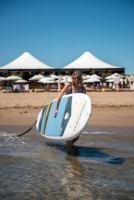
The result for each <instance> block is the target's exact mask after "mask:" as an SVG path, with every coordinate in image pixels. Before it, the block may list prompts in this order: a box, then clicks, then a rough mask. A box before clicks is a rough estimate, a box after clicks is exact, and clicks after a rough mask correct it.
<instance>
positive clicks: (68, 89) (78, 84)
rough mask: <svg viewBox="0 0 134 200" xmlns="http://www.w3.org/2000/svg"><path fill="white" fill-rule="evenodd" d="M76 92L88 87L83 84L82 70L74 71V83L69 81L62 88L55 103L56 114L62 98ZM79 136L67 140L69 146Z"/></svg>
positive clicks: (84, 91) (82, 91)
mask: <svg viewBox="0 0 134 200" xmlns="http://www.w3.org/2000/svg"><path fill="white" fill-rule="evenodd" d="M74 93H85V94H86V89H85V87H84V85H83V78H82V74H81V72H80V71H74V72H73V74H72V83H67V84H66V85H65V87H64V88H63V89H62V90H61V92H60V94H59V95H58V97H57V100H56V105H55V112H54V116H55V117H56V116H57V114H58V105H59V103H60V99H61V98H62V97H63V96H64V95H67V94H74ZM78 138H79V137H77V138H74V139H73V140H68V141H66V145H67V146H68V147H70V146H72V145H73V143H74V142H76V141H77V140H78Z"/></svg>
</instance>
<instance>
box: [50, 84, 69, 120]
mask: <svg viewBox="0 0 134 200" xmlns="http://www.w3.org/2000/svg"><path fill="white" fill-rule="evenodd" d="M70 86H71V84H70V83H68V84H66V85H65V87H64V88H63V89H62V90H61V92H60V94H59V95H58V97H57V100H56V104H55V112H54V117H56V116H57V114H58V106H59V103H60V100H61V98H62V97H63V96H64V95H66V94H67V93H68V91H69V89H70Z"/></svg>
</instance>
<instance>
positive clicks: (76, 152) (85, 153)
mask: <svg viewBox="0 0 134 200" xmlns="http://www.w3.org/2000/svg"><path fill="white" fill-rule="evenodd" d="M45 145H47V146H49V147H52V148H56V149H58V150H60V151H62V152H64V153H66V154H68V155H70V156H74V157H82V158H86V159H87V160H88V159H102V161H103V162H104V163H108V164H115V165H122V164H123V163H124V162H125V160H124V159H123V158H119V157H114V156H111V155H109V154H106V153H103V152H102V151H103V148H94V147H87V146H72V147H71V148H67V147H66V146H65V145H64V144H61V143H45Z"/></svg>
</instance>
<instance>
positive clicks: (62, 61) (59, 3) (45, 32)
mask: <svg viewBox="0 0 134 200" xmlns="http://www.w3.org/2000/svg"><path fill="white" fill-rule="evenodd" d="M25 51H28V52H29V53H31V54H32V55H33V56H35V57H36V58H37V59H39V60H41V61H42V62H44V63H45V64H47V65H49V66H51V67H56V68H61V67H64V66H65V65H67V64H69V63H70V62H72V61H74V60H75V59H77V58H78V57H79V56H81V55H82V54H83V53H84V52H86V51H89V52H90V53H92V54H93V55H94V56H96V57H97V58H99V59H100V60H102V61H104V62H107V63H109V64H111V65H115V66H119V67H124V68H125V73H126V74H133V75H134V0H0V67H2V66H3V65H6V64H8V63H9V62H11V61H12V60H14V59H16V58H17V57H18V56H20V55H21V54H22V53H24V52H25Z"/></svg>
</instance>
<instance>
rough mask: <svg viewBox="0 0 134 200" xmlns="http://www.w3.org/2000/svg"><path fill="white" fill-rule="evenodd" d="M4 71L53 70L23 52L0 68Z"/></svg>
mask: <svg viewBox="0 0 134 200" xmlns="http://www.w3.org/2000/svg"><path fill="white" fill-rule="evenodd" d="M1 69H3V70H4V69H5V70H17V69H18V70H21V69H23V70H31V69H54V68H53V67H50V66H48V65H46V64H45V63H43V62H41V61H40V60H38V59H37V58H35V57H34V56H32V55H31V54H30V53H29V52H24V53H23V54H22V55H21V56H19V57H18V58H16V59H15V60H13V61H12V62H10V63H8V64H7V65H5V66H3V67H0V70H1Z"/></svg>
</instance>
